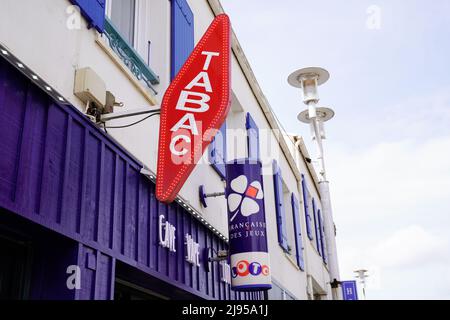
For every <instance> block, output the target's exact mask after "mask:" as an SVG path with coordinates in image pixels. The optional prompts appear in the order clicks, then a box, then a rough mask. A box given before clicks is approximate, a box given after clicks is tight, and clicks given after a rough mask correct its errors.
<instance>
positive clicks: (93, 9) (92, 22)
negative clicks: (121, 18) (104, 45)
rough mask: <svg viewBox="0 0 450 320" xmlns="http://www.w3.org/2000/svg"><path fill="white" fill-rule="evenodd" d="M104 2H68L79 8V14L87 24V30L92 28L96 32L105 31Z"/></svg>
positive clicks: (90, 0) (81, 0)
mask: <svg viewBox="0 0 450 320" xmlns="http://www.w3.org/2000/svg"><path fill="white" fill-rule="evenodd" d="M105 1H106V0H70V2H72V3H73V4H74V5H76V6H78V7H80V10H81V14H82V15H83V16H84V18H85V19H86V20H87V21H88V23H89V28H91V27H94V28H95V29H97V30H98V32H101V33H103V30H105Z"/></svg>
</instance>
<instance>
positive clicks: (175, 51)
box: [170, 0, 194, 79]
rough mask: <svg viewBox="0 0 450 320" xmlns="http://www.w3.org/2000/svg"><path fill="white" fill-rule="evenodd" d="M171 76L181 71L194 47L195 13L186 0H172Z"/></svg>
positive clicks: (173, 76)
mask: <svg viewBox="0 0 450 320" xmlns="http://www.w3.org/2000/svg"><path fill="white" fill-rule="evenodd" d="M171 1H172V5H171V64H170V67H171V69H170V78H171V79H173V78H175V76H176V75H177V73H178V71H180V69H181V67H182V66H183V64H184V62H185V61H186V59H187V58H188V57H189V55H190V54H191V52H192V50H193V49H194V14H193V13H192V11H191V8H190V7H189V5H188V3H187V1H186V0H171Z"/></svg>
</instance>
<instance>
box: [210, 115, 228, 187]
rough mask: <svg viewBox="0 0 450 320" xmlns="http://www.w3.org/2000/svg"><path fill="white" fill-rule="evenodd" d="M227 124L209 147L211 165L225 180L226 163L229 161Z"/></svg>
mask: <svg viewBox="0 0 450 320" xmlns="http://www.w3.org/2000/svg"><path fill="white" fill-rule="evenodd" d="M226 155H227V123H226V122H224V124H223V125H222V127H221V128H220V132H218V133H217V134H216V135H215V137H214V139H213V141H212V142H211V144H210V145H209V163H211V165H212V167H213V168H214V169H215V170H216V171H217V173H218V174H219V175H220V176H221V177H222V178H223V179H225V176H226V172H225V163H226V161H227V157H226Z"/></svg>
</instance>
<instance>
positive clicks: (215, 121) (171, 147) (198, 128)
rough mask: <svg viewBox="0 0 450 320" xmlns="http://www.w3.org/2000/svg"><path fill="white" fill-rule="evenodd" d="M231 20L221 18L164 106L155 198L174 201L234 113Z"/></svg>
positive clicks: (172, 87) (171, 88) (178, 78)
mask: <svg viewBox="0 0 450 320" xmlns="http://www.w3.org/2000/svg"><path fill="white" fill-rule="evenodd" d="M230 50H231V47H230V21H229V18H228V16H227V15H225V14H221V15H218V16H217V17H216V18H215V19H214V21H213V22H212V23H211V25H210V26H209V28H208V30H207V31H206V33H205V34H204V35H203V37H202V39H201V40H200V41H199V43H198V44H197V46H196V47H195V48H194V51H193V52H192V53H191V55H190V56H189V58H188V59H187V60H186V62H185V64H184V65H183V67H182V68H181V70H180V71H179V73H178V74H177V76H176V77H175V79H174V80H173V81H172V83H171V84H170V86H169V88H168V89H167V91H166V93H165V95H164V98H163V101H162V104H161V121H160V133H159V149H158V171H157V178H156V197H157V199H158V200H159V201H162V202H166V203H170V202H172V201H173V200H174V199H175V198H176V196H177V193H178V191H179V190H180V189H181V187H182V186H183V184H184V182H185V181H186V180H187V178H188V177H189V175H190V173H191V172H192V170H194V168H195V165H196V164H197V162H198V161H199V160H200V158H201V156H202V155H203V152H204V151H205V149H206V148H207V146H208V145H209V143H210V142H211V140H212V139H213V138H214V135H215V134H216V133H217V131H218V129H219V128H220V127H221V126H222V124H223V122H224V121H225V119H226V116H227V114H228V111H229V109H230Z"/></svg>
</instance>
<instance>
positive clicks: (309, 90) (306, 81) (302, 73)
mask: <svg viewBox="0 0 450 320" xmlns="http://www.w3.org/2000/svg"><path fill="white" fill-rule="evenodd" d="M329 78H330V74H329V73H328V71H326V70H325V69H322V68H315V67H313V68H303V69H300V70H297V71H295V72H293V73H292V74H291V75H290V76H289V78H288V82H289V84H290V85H291V86H293V87H296V88H300V89H302V93H303V103H305V104H306V105H307V106H308V109H307V110H305V111H303V112H301V113H300V114H299V115H298V119H299V121H301V122H303V123H307V124H309V125H310V129H311V135H312V139H313V140H314V141H315V144H316V147H317V160H318V162H319V180H320V181H319V189H320V197H321V200H322V212H323V215H324V227H325V235H326V241H327V249H328V252H327V257H328V266H329V269H330V275H331V282H332V283H339V278H340V277H339V266H338V260H337V249H336V241H335V227H334V221H333V214H332V210H331V201H330V189H329V183H328V180H327V178H326V171H325V161H324V156H323V143H322V140H323V139H325V130H324V122H326V121H328V120H330V119H331V118H333V116H334V111H333V110H332V109H330V108H319V107H317V104H318V102H319V94H318V91H317V88H318V86H320V85H322V84H324V83H325V82H327V81H328V79H329ZM332 292H333V299H342V292H341V290H340V289H339V288H338V287H333V286H332Z"/></svg>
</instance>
